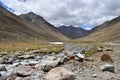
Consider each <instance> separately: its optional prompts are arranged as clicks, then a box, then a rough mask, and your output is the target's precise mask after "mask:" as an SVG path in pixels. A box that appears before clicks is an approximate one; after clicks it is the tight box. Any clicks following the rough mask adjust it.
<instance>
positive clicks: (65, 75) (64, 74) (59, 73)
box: [43, 67, 75, 80]
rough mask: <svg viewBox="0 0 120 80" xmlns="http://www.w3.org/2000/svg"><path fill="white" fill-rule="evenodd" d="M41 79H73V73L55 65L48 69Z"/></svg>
mask: <svg viewBox="0 0 120 80" xmlns="http://www.w3.org/2000/svg"><path fill="white" fill-rule="evenodd" d="M43 80H75V74H74V73H73V72H71V71H68V70H67V69H65V68H62V67H56V68H54V69H52V70H50V71H49V72H48V73H47V74H46V75H45V76H44V77H43Z"/></svg>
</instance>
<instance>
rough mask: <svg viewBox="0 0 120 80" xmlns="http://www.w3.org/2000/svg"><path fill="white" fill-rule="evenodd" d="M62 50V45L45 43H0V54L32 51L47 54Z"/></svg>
mask: <svg viewBox="0 0 120 80" xmlns="http://www.w3.org/2000/svg"><path fill="white" fill-rule="evenodd" d="M62 49H63V45H51V44H48V43H47V42H46V43H34V42H18V43H13V42H6V43H0V52H16V51H33V50H37V51H39V52H44V53H49V52H56V53H57V52H60V51H62Z"/></svg>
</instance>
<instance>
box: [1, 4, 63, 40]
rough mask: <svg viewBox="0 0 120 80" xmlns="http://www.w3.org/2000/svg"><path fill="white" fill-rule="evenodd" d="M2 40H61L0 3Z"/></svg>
mask: <svg viewBox="0 0 120 80" xmlns="http://www.w3.org/2000/svg"><path fill="white" fill-rule="evenodd" d="M0 40H1V41H4V40H5V41H31V40H51V41H59V40H64V39H62V38H61V39H60V38H59V39H58V37H55V36H52V35H50V33H48V32H46V31H45V30H43V29H42V28H38V27H37V26H36V25H35V24H33V23H31V22H29V21H27V20H24V19H22V18H20V17H19V16H17V15H15V14H13V13H11V12H9V11H8V10H6V9H5V8H3V7H2V6H1V5H0Z"/></svg>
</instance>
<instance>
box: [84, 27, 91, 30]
mask: <svg viewBox="0 0 120 80" xmlns="http://www.w3.org/2000/svg"><path fill="white" fill-rule="evenodd" d="M84 29H85V30H91V29H92V28H90V27H86V28H84Z"/></svg>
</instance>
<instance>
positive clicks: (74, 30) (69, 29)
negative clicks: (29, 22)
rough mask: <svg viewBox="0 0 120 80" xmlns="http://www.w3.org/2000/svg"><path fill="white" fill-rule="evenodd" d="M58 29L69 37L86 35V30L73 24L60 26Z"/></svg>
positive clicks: (75, 37)
mask: <svg viewBox="0 0 120 80" xmlns="http://www.w3.org/2000/svg"><path fill="white" fill-rule="evenodd" d="M58 29H59V31H60V32H62V33H63V34H64V35H66V36H67V37H69V38H71V39H77V38H80V37H83V36H84V35H86V33H87V31H86V30H84V29H82V28H80V27H79V28H78V27H73V26H60V27H58Z"/></svg>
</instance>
